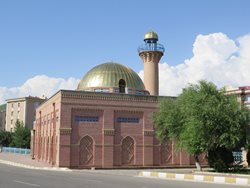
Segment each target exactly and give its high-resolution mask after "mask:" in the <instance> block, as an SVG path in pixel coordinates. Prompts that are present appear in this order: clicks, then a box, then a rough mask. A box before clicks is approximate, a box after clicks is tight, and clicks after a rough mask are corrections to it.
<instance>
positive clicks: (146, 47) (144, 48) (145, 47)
mask: <svg viewBox="0 0 250 188" xmlns="http://www.w3.org/2000/svg"><path fill="white" fill-rule="evenodd" d="M148 51H149V52H150V51H157V52H161V53H164V52H165V48H164V46H163V45H162V44H159V43H145V44H142V45H141V46H139V47H138V53H139V54H140V53H142V52H148Z"/></svg>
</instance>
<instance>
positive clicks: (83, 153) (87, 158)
mask: <svg viewBox="0 0 250 188" xmlns="http://www.w3.org/2000/svg"><path fill="white" fill-rule="evenodd" d="M79 147H80V148H79V164H80V165H84V166H86V165H91V164H93V163H94V140H93V138H92V137H90V136H89V135H86V136H84V137H83V138H82V139H81V140H80V146H79Z"/></svg>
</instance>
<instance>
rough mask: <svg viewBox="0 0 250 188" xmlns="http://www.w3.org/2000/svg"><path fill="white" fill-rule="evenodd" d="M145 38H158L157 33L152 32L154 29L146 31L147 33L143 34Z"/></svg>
mask: <svg viewBox="0 0 250 188" xmlns="http://www.w3.org/2000/svg"><path fill="white" fill-rule="evenodd" d="M147 39H155V40H158V35H157V33H156V32H154V31H150V32H147V33H146V34H145V35H144V40H147Z"/></svg>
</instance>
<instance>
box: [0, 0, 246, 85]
mask: <svg viewBox="0 0 250 188" xmlns="http://www.w3.org/2000/svg"><path fill="white" fill-rule="evenodd" d="M249 7H250V1H249V0H207V1H205V0H187V1H186V0H144V1H139V0H138V1H135V0H126V1H118V0H89V1H87V0H84V1H83V0H67V1H66V0H40V1H38V0H22V1H20V0H2V1H0V65H1V74H0V87H8V88H11V87H18V86H21V85H22V84H23V83H24V82H25V81H26V80H28V79H30V78H32V77H34V76H36V75H47V76H49V77H56V78H64V79H67V78H69V77H75V78H78V79H79V78H81V77H82V76H83V75H84V74H85V73H86V72H87V71H88V70H89V69H91V68H92V67H93V66H95V65H97V64H100V63H104V62H106V61H110V60H113V61H116V62H119V63H122V64H126V65H128V66H129V67H131V68H132V69H134V70H135V71H136V72H139V71H140V70H142V69H143V64H142V62H141V60H140V58H139V56H138V54H137V47H138V46H139V45H140V44H141V43H143V36H144V34H145V33H146V32H147V31H149V30H154V31H156V32H157V33H158V35H159V42H160V43H162V44H163V45H164V46H165V48H166V53H165V56H164V57H163V58H162V60H161V62H166V63H168V65H170V66H177V65H178V64H181V63H183V62H184V60H185V59H188V58H191V57H192V56H193V52H192V50H193V44H194V41H195V40H196V37H197V36H198V35H199V34H202V35H208V34H211V33H218V32H222V33H224V34H225V35H227V36H228V37H229V38H230V39H232V40H236V39H237V38H238V37H240V36H243V35H246V34H248V33H249V32H250V21H249V20H250V11H249Z"/></svg>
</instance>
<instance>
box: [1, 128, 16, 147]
mask: <svg viewBox="0 0 250 188" xmlns="http://www.w3.org/2000/svg"><path fill="white" fill-rule="evenodd" d="M12 136H13V133H11V132H7V131H0V145H1V146H4V147H8V146H9V145H10V143H11V142H12Z"/></svg>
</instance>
